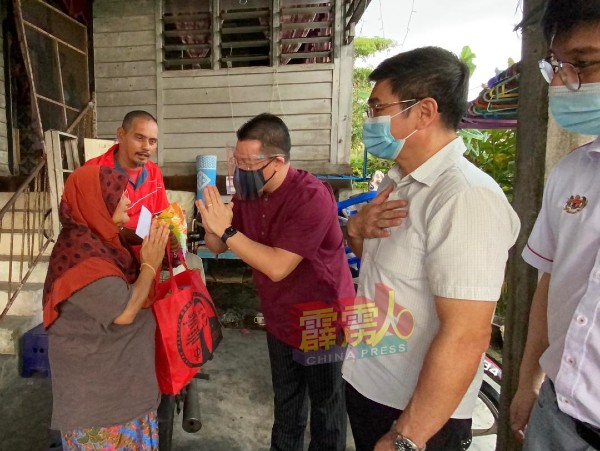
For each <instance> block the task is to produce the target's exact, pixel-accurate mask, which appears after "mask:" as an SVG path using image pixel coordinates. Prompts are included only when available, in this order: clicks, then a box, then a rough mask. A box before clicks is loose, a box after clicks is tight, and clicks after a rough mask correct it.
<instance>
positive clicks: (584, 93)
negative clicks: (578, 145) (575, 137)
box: [548, 83, 600, 135]
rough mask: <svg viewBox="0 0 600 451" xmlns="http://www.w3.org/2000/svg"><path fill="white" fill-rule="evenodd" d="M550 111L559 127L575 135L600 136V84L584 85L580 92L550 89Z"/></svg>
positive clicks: (558, 87) (562, 88) (560, 87)
mask: <svg viewBox="0 0 600 451" xmlns="http://www.w3.org/2000/svg"><path fill="white" fill-rule="evenodd" d="M548 100H549V102H550V111H551V112H552V116H554V119H556V122H557V123H558V125H560V126H561V127H562V128H564V129H567V130H569V131H571V132H574V133H581V134H583V135H600V83H584V84H582V85H581V88H579V91H570V90H569V89H567V88H566V87H565V86H550V88H548Z"/></svg>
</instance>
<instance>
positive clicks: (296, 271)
mask: <svg viewBox="0 0 600 451" xmlns="http://www.w3.org/2000/svg"><path fill="white" fill-rule="evenodd" d="M237 138H238V141H237V144H236V147H235V152H234V156H233V158H232V163H233V164H234V165H235V173H234V185H235V189H236V194H235V196H234V197H233V199H232V202H231V203H229V204H227V205H225V204H223V202H222V200H221V197H220V195H219V192H218V190H217V189H216V188H215V187H214V186H209V187H207V188H206V189H205V190H204V202H202V201H196V205H197V207H198V210H199V212H200V214H201V216H202V223H203V225H204V228H205V230H206V238H205V240H206V245H207V247H208V248H209V249H211V250H212V251H213V252H215V253H220V252H223V251H225V250H226V249H227V248H230V249H231V250H232V251H234V252H235V253H236V254H237V255H238V256H239V257H240V258H241V259H242V260H243V261H244V262H246V263H247V264H248V265H249V266H251V267H252V268H253V278H254V282H255V284H256V288H257V291H258V294H259V297H260V300H261V310H262V312H263V314H264V318H265V324H266V329H267V344H268V349H269V358H270V361H271V374H272V380H273V391H274V397H275V398H274V406H275V421H274V424H273V429H272V435H271V449H272V450H282V451H294V450H298V451H300V450H302V449H303V438H304V430H305V428H306V423H307V417H308V402H307V394H308V399H309V400H310V432H311V444H310V448H309V449H315V450H316V449H318V450H344V449H345V445H346V413H345V410H344V389H343V380H342V377H341V363H342V362H341V358H343V355H342V356H341V357H340V358H332V359H329V358H327V357H328V355H327V353H324V354H323V355H321V356H320V358H321V360H318V359H315V360H312V361H311V360H309V359H303V358H302V355H303V353H302V351H303V350H305V348H306V346H304V345H306V344H307V342H306V339H307V335H306V334H305V332H306V331H307V327H306V323H303V318H304V319H306V318H307V317H308V316H307V315H308V314H310V315H317V313H315V312H321V313H324V312H335V311H338V310H339V308H338V305H339V303H340V302H342V300H346V301H347V300H348V299H352V298H353V297H354V285H353V283H352V278H351V275H350V270H349V268H348V264H347V262H346V256H345V251H344V246H343V237H342V232H341V229H340V226H339V223H338V217H337V206H336V202H335V199H334V196H333V193H332V191H331V189H330V188H329V186H328V185H326V184H324V183H323V182H322V181H320V180H318V179H317V178H316V177H314V176H313V175H311V174H310V173H308V172H306V171H302V170H298V169H296V168H294V167H292V166H291V165H290V162H289V159H290V149H291V142H290V135H289V131H288V129H287V127H286V125H285V124H284V122H283V121H282V120H281V119H280V118H278V117H277V116H273V115H271V114H266V113H265V114H261V115H259V116H256V117H255V118H253V119H251V120H250V121H248V122H247V123H245V124H244V125H243V126H242V127H241V128H240V129H239V130H238V132H237ZM311 312H312V313H311ZM319 314H320V313H319ZM328 318H330V317H328ZM328 334H330V335H328V337H327V340H326V341H328V344H336V343H337V344H340V343H341V341H342V335H343V334H342V332H341V328H340V327H339V326H337V327H336V325H335V324H332V326H331V328H328ZM321 338H323V336H321ZM310 349H311V350H314V348H312V347H311V348H310ZM329 357H331V355H329ZM333 357H335V356H333ZM325 362H331V363H325ZM313 363H314V364H313Z"/></svg>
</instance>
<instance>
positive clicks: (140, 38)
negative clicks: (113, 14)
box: [94, 30, 156, 48]
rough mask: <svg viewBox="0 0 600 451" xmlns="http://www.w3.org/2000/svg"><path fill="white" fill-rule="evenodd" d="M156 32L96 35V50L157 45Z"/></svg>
mask: <svg viewBox="0 0 600 451" xmlns="http://www.w3.org/2000/svg"><path fill="white" fill-rule="evenodd" d="M154 33H155V32H154V30H147V31H120V32H118V33H94V48H101V47H128V46H131V45H132V46H136V45H148V44H155V42H156V41H155V34H154Z"/></svg>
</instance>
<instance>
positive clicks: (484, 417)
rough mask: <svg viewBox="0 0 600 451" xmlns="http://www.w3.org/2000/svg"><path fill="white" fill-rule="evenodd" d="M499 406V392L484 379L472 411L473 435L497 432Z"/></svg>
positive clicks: (478, 435)
mask: <svg viewBox="0 0 600 451" xmlns="http://www.w3.org/2000/svg"><path fill="white" fill-rule="evenodd" d="M499 407H500V393H499V392H498V391H497V390H496V389H494V388H493V387H492V385H491V384H489V383H488V382H486V381H485V380H484V381H483V383H482V384H481V388H480V389H479V394H478V396H477V403H476V404H475V411H474V413H473V437H480V436H483V435H492V434H497V433H498V415H499Z"/></svg>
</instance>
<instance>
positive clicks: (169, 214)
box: [157, 202, 187, 251]
mask: <svg viewBox="0 0 600 451" xmlns="http://www.w3.org/2000/svg"><path fill="white" fill-rule="evenodd" d="M157 219H158V222H159V223H161V224H165V225H167V226H169V230H170V231H171V232H172V233H173V235H175V237H176V238H177V241H179V244H180V245H181V249H183V250H184V251H185V249H187V244H186V243H187V223H186V221H185V214H184V213H183V210H182V209H181V205H179V204H178V203H177V202H174V203H172V204H171V205H169V206H168V207H167V208H166V209H164V210H163V211H162V213H160V214H159V215H158V216H157Z"/></svg>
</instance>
